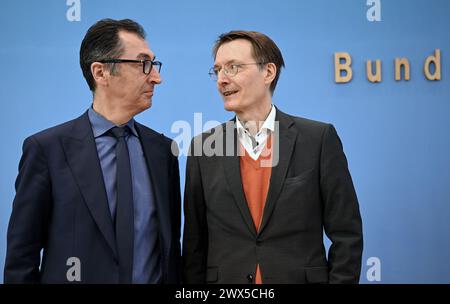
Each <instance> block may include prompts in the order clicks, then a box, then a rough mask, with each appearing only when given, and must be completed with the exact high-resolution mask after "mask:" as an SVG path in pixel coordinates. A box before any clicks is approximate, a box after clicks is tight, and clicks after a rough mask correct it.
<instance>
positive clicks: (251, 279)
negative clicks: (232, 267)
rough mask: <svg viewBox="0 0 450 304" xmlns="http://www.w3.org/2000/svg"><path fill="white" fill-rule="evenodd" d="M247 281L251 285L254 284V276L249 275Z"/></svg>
mask: <svg viewBox="0 0 450 304" xmlns="http://www.w3.org/2000/svg"><path fill="white" fill-rule="evenodd" d="M247 280H248V282H249V283H253V275H252V274H248V275H247Z"/></svg>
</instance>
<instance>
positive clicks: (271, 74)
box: [264, 62, 277, 84]
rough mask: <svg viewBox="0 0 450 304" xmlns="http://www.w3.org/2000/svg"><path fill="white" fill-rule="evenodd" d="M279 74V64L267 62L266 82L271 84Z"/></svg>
mask: <svg viewBox="0 0 450 304" xmlns="http://www.w3.org/2000/svg"><path fill="white" fill-rule="evenodd" d="M276 75H277V66H276V65H275V63H273V62H269V63H267V64H266V74H265V76H264V82H265V83H266V84H271V83H272V82H273V80H274V79H275V76H276Z"/></svg>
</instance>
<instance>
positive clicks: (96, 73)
mask: <svg viewBox="0 0 450 304" xmlns="http://www.w3.org/2000/svg"><path fill="white" fill-rule="evenodd" d="M91 73H92V77H94V80H95V83H96V84H97V86H99V85H100V86H106V85H108V79H109V76H110V73H109V70H108V69H106V66H105V64H103V63H100V62H94V63H92V64H91Z"/></svg>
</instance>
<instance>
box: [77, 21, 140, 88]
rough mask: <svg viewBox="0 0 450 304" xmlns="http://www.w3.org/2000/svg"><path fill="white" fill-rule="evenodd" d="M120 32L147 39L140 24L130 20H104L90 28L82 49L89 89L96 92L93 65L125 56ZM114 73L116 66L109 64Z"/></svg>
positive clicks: (82, 67)
mask: <svg viewBox="0 0 450 304" xmlns="http://www.w3.org/2000/svg"><path fill="white" fill-rule="evenodd" d="M119 31H126V32H131V33H135V34H136V35H138V36H139V37H141V38H142V39H145V31H144V29H143V28H142V26H141V25H140V24H138V23H137V22H135V21H133V20H130V19H123V20H114V19H102V20H100V21H98V22H97V23H95V24H94V25H93V26H91V27H90V28H89V30H88V31H87V33H86V36H84V39H83V42H82V43H81V47H80V66H81V70H82V71H83V76H84V78H85V79H86V81H87V83H88V85H89V89H90V90H91V91H92V92H95V88H96V85H95V80H94V77H93V76H92V73H91V64H92V63H94V62H96V61H100V60H104V59H107V58H117V57H120V56H121V55H122V54H123V45H122V43H121V40H120V38H119ZM108 68H109V69H110V71H111V73H114V64H113V63H112V64H108Z"/></svg>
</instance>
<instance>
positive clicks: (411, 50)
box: [0, 0, 450, 283]
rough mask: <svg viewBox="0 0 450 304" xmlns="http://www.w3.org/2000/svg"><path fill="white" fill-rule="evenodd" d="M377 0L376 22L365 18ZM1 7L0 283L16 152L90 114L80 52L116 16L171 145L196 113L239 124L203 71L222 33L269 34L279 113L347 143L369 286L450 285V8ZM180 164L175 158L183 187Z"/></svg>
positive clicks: (103, 1) (433, 4) (350, 1)
mask: <svg viewBox="0 0 450 304" xmlns="http://www.w3.org/2000/svg"><path fill="white" fill-rule="evenodd" d="M368 2H369V4H368ZM378 2H379V3H380V4H381V8H380V14H381V15H377V18H378V17H380V18H378V19H379V21H369V19H370V18H368V17H367V11H368V10H371V9H375V8H379V7H378V6H377V4H378ZM78 3H79V4H80V5H78ZM0 7H1V9H0V33H1V42H0V43H1V48H0V68H1V73H0V101H1V105H2V110H1V120H2V121H3V123H2V124H3V131H2V141H1V142H2V143H1V145H2V146H1V152H0V153H1V157H0V164H1V176H0V183H1V187H0V191H1V192H0V202H1V203H0V269H1V270H2V273H1V275H0V279H1V281H2V279H3V264H4V258H5V251H6V231H7V224H8V220H9V216H10V213H11V207H12V200H13V197H14V194H15V192H14V181H15V178H16V175H17V166H18V162H19V159H20V156H21V146H22V142H23V140H24V138H25V137H27V136H28V135H31V134H33V133H35V132H37V131H39V130H42V129H44V128H47V127H50V126H53V125H56V124H59V123H61V122H64V121H67V120H70V119H72V118H75V117H77V116H78V115H80V114H81V113H82V112H84V111H85V110H86V109H87V107H89V105H90V103H91V101H92V97H91V94H90V92H89V90H88V87H87V84H86V82H85V80H84V78H83V76H82V73H81V69H80V67H79V62H78V52H79V47H80V44H81V40H82V39H83V37H84V34H85V32H86V30H87V29H88V28H89V27H90V26H91V25H92V24H93V23H94V22H95V21H97V20H99V19H101V18H106V17H109V18H116V19H122V18H132V19H135V20H136V21H138V22H139V23H141V24H142V25H143V26H144V28H145V29H146V31H147V34H148V41H149V44H150V47H151V49H152V50H153V51H154V52H155V53H156V55H157V56H158V58H159V60H161V61H162V62H163V64H164V65H163V69H162V77H163V84H162V85H160V86H159V87H157V88H156V91H155V95H154V97H153V107H152V108H151V109H149V110H148V111H147V112H145V113H142V114H140V115H139V116H138V117H137V120H138V121H140V122H141V123H144V124H147V125H149V126H151V127H152V128H154V129H156V130H158V131H160V132H163V133H164V134H166V135H168V136H169V137H172V138H175V137H177V136H178V135H179V133H177V132H171V127H172V125H173V124H174V123H175V122H176V121H179V120H183V121H186V122H188V123H190V124H191V125H193V122H194V113H201V115H202V120H203V123H205V122H206V121H209V120H216V121H225V120H228V119H229V118H230V117H232V113H228V112H225V111H224V110H223V106H222V102H221V99H220V97H219V95H218V94H217V92H216V87H215V84H214V83H213V82H212V81H211V80H210V79H209V77H208V74H207V72H208V69H209V68H210V66H211V65H212V62H213V60H212V57H211V47H212V45H213V42H214V41H215V39H216V38H217V36H218V35H219V34H221V33H223V32H226V31H229V30H232V29H251V30H257V31H261V32H264V33H266V34H267V35H269V36H270V37H272V38H273V39H274V41H275V42H276V43H277V44H278V46H279V47H280V49H281V50H282V52H283V55H284V58H285V62H286V69H285V70H284V71H283V72H282V74H281V78H280V81H279V84H278V87H277V90H276V92H275V95H274V103H275V104H276V105H277V106H278V107H279V108H280V109H281V110H283V111H285V112H288V113H291V114H294V115H299V116H304V117H308V118H311V119H316V120H321V121H326V122H330V123H333V124H334V125H335V127H336V129H337V131H338V133H339V135H340V137H341V139H342V141H343V144H344V150H345V152H346V155H347V158H348V160H349V166H350V170H351V173H352V176H353V180H354V183H355V187H356V190H357V194H358V198H359V202H360V208H361V213H362V218H363V223H364V237H365V244H364V257H363V267H362V273H361V282H362V283H377V282H381V283H420V282H422V283H450V263H448V258H449V256H450V243H449V236H450V229H449V226H450V225H449V218H450V207H449V203H450V161H449V156H448V155H449V149H450V135H449V130H450V119H449V114H450V79H449V76H450V75H449V71H450V66H449V60H448V59H449V58H450V57H449V56H450V55H449V54H450V37H449V28H450V1H448V0H432V1H430V0H396V1H386V0H384V1H383V0H382V1H371V0H369V1H366V0H340V1H333V0H315V1H312V0H309V1H294V0H292V1H278V2H275V1H268V0H257V1H256V0H255V1H242V0H229V1H226V2H223V1H182V0H172V1H167V0H157V1H149V0H147V1H144V0H142V1H137V0H136V1H131V0H130V1H123V0H122V1H118V0H114V1H113V0H108V1H107V0H96V1H93V0H90V1H87V0H80V1H76V0H67V1H66V0H48V1H26V0H21V1H12V0H2V3H1V4H0ZM377 18H376V19H377ZM435 49H440V50H441V52H442V58H441V60H442V79H441V80H440V81H428V80H426V78H425V76H424V73H423V65H424V61H425V58H426V57H427V56H429V55H431V54H432V53H433V52H434V50H435ZM341 51H345V52H348V53H350V54H351V56H352V59H353V64H352V67H353V80H352V81H351V82H350V83H347V84H336V83H335V82H334V57H333V54H334V53H335V52H341ZM396 57H406V58H408V59H409V61H410V64H411V80H410V81H408V82H406V81H400V82H397V81H395V80H394V59H395V58H396ZM367 59H372V60H375V59H381V60H382V66H383V70H382V77H383V80H382V82H381V83H378V84H373V83H370V82H368V81H367V79H366V77H365V73H366V72H365V61H366V60H367ZM192 131H194V130H192ZM193 135H194V134H192V136H193ZM185 162H186V158H185V157H184V156H182V157H180V170H181V175H182V176H181V184H182V185H183V184H184V170H185ZM374 258H375V259H374ZM374 260H375V261H376V262H377V263H376V264H375V266H376V268H374V267H375V266H374V264H372V261H374ZM378 262H379V263H380V264H378ZM380 265H381V268H380V267H378V266H380ZM374 269H375V270H376V275H374V273H375V272H374V271H375V270H374Z"/></svg>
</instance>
